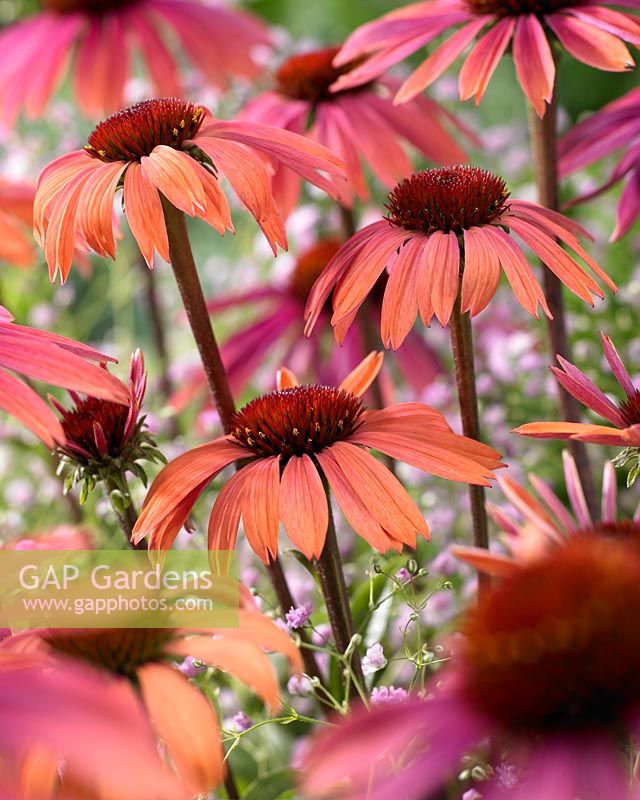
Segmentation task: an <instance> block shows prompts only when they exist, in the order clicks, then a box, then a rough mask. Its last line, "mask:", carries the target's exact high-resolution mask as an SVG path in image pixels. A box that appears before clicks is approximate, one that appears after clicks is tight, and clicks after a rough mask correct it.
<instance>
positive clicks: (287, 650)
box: [220, 610, 303, 673]
mask: <svg viewBox="0 0 640 800" xmlns="http://www.w3.org/2000/svg"><path fill="white" fill-rule="evenodd" d="M239 614H240V627H239V628H231V629H229V628H225V629H223V630H221V631H220V633H221V634H222V635H223V636H226V637H227V638H228V639H229V638H231V639H235V638H236V637H242V638H244V639H246V640H248V641H251V642H253V644H255V645H257V646H258V647H262V648H263V649H264V650H271V651H272V652H275V653H282V654H283V655H285V656H286V657H287V660H288V661H289V667H290V668H291V670H292V671H293V672H296V673H300V672H302V669H303V663H302V656H301V655H300V649H299V648H298V647H297V646H296V643H295V642H294V641H293V639H292V638H291V637H290V636H289V634H287V633H285V632H284V631H283V630H282V628H280V627H279V626H278V625H277V624H276V622H275V621H274V620H272V619H269V617H265V615H264V614H261V613H259V612H258V611H250V610H247V611H244V610H240V612H239Z"/></svg>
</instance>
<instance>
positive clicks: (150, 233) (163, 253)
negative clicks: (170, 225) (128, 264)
mask: <svg viewBox="0 0 640 800" xmlns="http://www.w3.org/2000/svg"><path fill="white" fill-rule="evenodd" d="M124 208H125V215H126V217H127V222H128V223H129V227H130V228H131V233H132V234H133V237H134V239H135V240H136V242H137V243H138V247H139V248H140V252H141V253H142V256H143V258H144V260H145V261H146V263H147V266H148V267H149V269H153V254H154V252H156V251H157V252H158V254H159V255H160V258H162V259H164V261H167V262H168V261H169V242H168V239H167V228H166V225H165V221H164V214H163V212H162V203H161V202H160V195H159V194H158V190H157V189H156V187H155V186H154V185H153V184H152V183H151V182H150V181H149V179H148V178H147V177H146V175H145V172H144V170H143V169H142V167H141V166H140V164H130V165H129V168H128V169H127V171H126V173H125V176H124Z"/></svg>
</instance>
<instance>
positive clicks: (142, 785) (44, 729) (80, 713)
mask: <svg viewBox="0 0 640 800" xmlns="http://www.w3.org/2000/svg"><path fill="white" fill-rule="evenodd" d="M13 644H14V640H13V639H12V638H11V637H9V638H4V639H3V640H2V643H1V644H0V722H1V724H0V758H1V760H2V776H1V778H0V792H2V797H3V798H5V797H7V796H8V798H11V800H13V798H14V796H15V798H16V800H17V798H18V797H20V798H24V797H27V796H28V797H34V798H35V797H37V798H38V800H45V799H46V798H49V797H51V798H53V797H54V796H56V794H57V788H56V787H57V783H58V766H59V764H64V774H65V778H66V779H67V780H68V782H69V786H70V788H71V787H72V786H73V787H75V788H76V790H77V794H76V795H73V796H74V797H75V796H77V797H83V798H90V797H93V795H92V794H90V793H82V791H83V789H84V788H86V786H87V785H90V784H92V783H94V784H96V785H100V786H101V788H102V791H103V794H102V795H101V797H106V796H107V795H108V796H109V797H118V798H119V800H188V797H189V795H188V793H187V791H186V789H185V787H184V786H182V785H181V784H180V783H179V782H178V781H177V780H176V779H175V778H174V777H173V776H172V775H171V773H170V772H169V771H168V770H167V769H166V768H165V767H164V765H163V763H162V761H161V759H160V757H159V755H158V750H157V747H156V742H155V738H154V735H153V731H152V729H151V725H150V724H149V720H148V717H147V716H146V715H145V714H144V712H143V710H142V706H141V705H140V702H139V701H138V699H137V698H136V697H135V696H134V695H133V694H132V692H131V691H130V690H129V688H128V687H127V686H126V684H125V683H124V681H121V680H120V681H112V680H108V679H107V677H106V676H105V675H103V674H101V673H99V672H97V671H95V670H92V669H90V668H89V667H85V666H82V665H80V664H76V663H74V662H72V661H71V660H70V659H66V658H54V659H51V658H46V659H45V658H43V657H41V656H40V655H39V654H34V653H23V652H13V651H12V648H13ZM6 784H8V785H6ZM5 787H6V790H7V792H8V795H5V794H4V791H3V790H5Z"/></svg>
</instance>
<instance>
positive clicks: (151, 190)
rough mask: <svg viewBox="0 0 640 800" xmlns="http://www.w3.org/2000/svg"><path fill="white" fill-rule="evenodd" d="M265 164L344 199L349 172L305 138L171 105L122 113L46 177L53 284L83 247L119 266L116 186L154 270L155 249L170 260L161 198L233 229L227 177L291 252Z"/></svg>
mask: <svg viewBox="0 0 640 800" xmlns="http://www.w3.org/2000/svg"><path fill="white" fill-rule="evenodd" d="M263 156H268V157H269V158H271V159H274V160H276V161H278V162H281V163H282V164H283V165H286V167H287V168H288V169H292V170H294V171H295V172H297V173H298V174H300V175H302V176H303V177H304V178H305V179H306V180H308V181H310V182H311V183H313V184H315V185H316V186H319V187H320V188H322V189H324V190H325V191H327V192H329V193H330V194H331V195H332V196H336V197H337V196H338V195H339V189H338V187H337V183H344V164H343V163H342V161H340V159H339V158H337V157H336V156H334V155H333V154H332V153H330V152H329V151H328V150H327V149H326V148H325V147H322V146H321V145H319V144H316V143H315V142H312V141H310V140H309V139H306V138H305V137H303V136H298V135H296V134H294V133H289V132H288V131H283V130H280V129H279V128H273V127H270V126H268V125H259V124H257V123H251V122H225V121H223V120H219V119H215V118H214V117H212V116H211V114H210V113H209V112H208V111H207V109H205V108H204V107H203V106H200V105H196V104H194V103H190V102H187V101H185V100H179V99H177V98H175V97H168V98H166V97H165V98H155V99H153V100H145V101H143V102H142V103H137V104H136V105H134V106H131V108H126V109H123V110H122V111H119V112H118V113H117V114H114V115H113V116H111V117H109V118H108V119H106V120H104V121H103V122H101V123H100V124H99V125H98V126H97V128H96V129H95V130H94V131H93V133H91V135H90V136H89V139H88V144H87V145H86V147H85V148H84V149H83V150H76V151H74V152H72V153H68V154H67V155H64V156H62V157H60V158H58V159H56V160H55V161H53V162H52V163H51V164H49V165H48V166H47V167H46V168H45V169H44V170H43V172H42V173H41V175H40V178H39V180H38V191H37V194H36V199H35V205H34V226H35V232H36V238H37V240H38V242H39V243H40V244H41V245H42V247H43V248H44V250H45V255H46V258H47V264H48V265H49V276H50V277H51V279H54V278H55V276H56V274H57V273H58V271H59V272H60V276H61V279H62V280H63V281H65V280H66V278H67V276H68V274H69V270H70V269H71V261H72V258H73V249H74V246H75V245H76V244H77V243H78V242H79V241H80V242H86V244H87V246H88V247H90V248H91V249H93V250H94V251H95V252H96V253H98V254H99V255H100V256H103V257H105V258H106V257H109V258H113V259H115V257H116V241H115V226H114V220H113V200H114V196H115V193H116V192H117V191H118V190H119V188H120V187H122V188H123V197H124V211H125V216H126V218H127V222H128V223H129V227H130V228H131V232H132V233H133V235H134V238H135V240H136V242H137V243H138V246H139V248H140V251H141V253H142V255H143V256H144V259H145V261H146V262H147V264H148V265H149V267H150V268H151V267H152V266H153V255H154V252H155V251H157V252H158V253H159V255H160V256H161V257H162V258H163V259H164V260H165V261H169V260H170V258H169V245H168V241H167V231H166V226H165V221H164V217H163V211H162V203H161V200H160V196H161V195H162V196H164V197H165V198H166V200H167V201H168V202H169V203H171V204H172V205H173V206H175V207H176V208H178V209H180V210H181V211H183V212H185V213H186V214H188V215H189V216H191V217H200V218H201V219H203V220H204V221H205V222H207V223H208V224H209V225H211V226H212V227H213V228H214V229H215V230H217V231H218V233H220V234H222V235H223V234H224V233H225V231H227V230H230V231H233V224H232V222H231V213H230V210H229V203H228V201H227V198H226V196H225V194H224V192H223V191H222V189H221V188H220V179H221V178H222V177H223V176H224V177H226V178H227V179H228V181H229V182H230V183H231V185H232V187H233V188H234V190H235V191H236V192H237V194H238V196H239V197H240V200H241V201H242V203H243V205H244V206H245V207H246V208H247V209H248V210H249V211H250V212H251V214H253V216H254V217H255V219H256V221H257V222H258V224H259V225H260V227H261V228H262V231H263V232H264V234H265V236H266V237H267V239H268V241H269V244H270V245H271V247H272V249H273V252H274V254H275V253H277V248H278V245H280V246H281V247H286V244H287V237H286V232H285V227H284V223H283V221H282V218H281V217H280V214H279V213H278V209H277V207H276V205H275V202H274V199H273V196H272V194H271V176H270V174H269V171H268V168H267V165H266V164H265V161H264V159H263ZM324 173H326V175H325V174H324Z"/></svg>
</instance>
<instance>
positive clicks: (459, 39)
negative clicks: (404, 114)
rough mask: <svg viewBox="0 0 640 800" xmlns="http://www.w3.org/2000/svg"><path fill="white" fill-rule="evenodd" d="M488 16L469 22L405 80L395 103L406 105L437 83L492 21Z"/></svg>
mask: <svg viewBox="0 0 640 800" xmlns="http://www.w3.org/2000/svg"><path fill="white" fill-rule="evenodd" d="M488 16H489V15H486V14H483V15H482V16H481V17H480V18H479V19H475V20H473V21H472V22H468V23H467V24H466V25H465V26H464V27H462V28H460V30H459V31H456V32H455V33H454V34H453V36H451V37H449V38H448V39H447V40H446V41H445V42H443V44H441V45H440V46H439V47H438V48H437V49H436V50H434V51H433V53H431V55H430V56H429V58H427V59H426V60H425V61H423V62H422V64H421V65H420V66H419V67H418V69H416V70H415V72H413V73H412V74H411V75H410V76H409V77H408V78H407V79H406V80H405V82H404V83H403V84H402V86H401V87H400V89H399V90H398V92H397V94H396V96H395V98H394V102H395V103H398V104H401V103H406V102H407V101H408V100H411V99H413V98H414V97H415V96H416V95H417V94H419V93H420V92H422V91H424V90H425V89H426V88H427V87H428V86H430V85H431V84H432V83H433V82H434V81H436V80H437V79H438V78H439V77H440V76H441V75H442V74H443V73H444V72H445V71H446V70H447V69H448V68H449V67H450V66H451V64H453V62H454V61H455V60H456V58H458V56H459V55H460V54H461V53H462V52H463V51H464V50H465V49H466V48H467V47H468V45H470V44H471V42H472V41H473V40H474V39H475V38H476V36H477V35H478V34H479V33H480V31H481V30H482V29H483V28H484V27H485V26H486V25H487V24H488V23H489V22H490V21H491V18H490V17H489V18H488Z"/></svg>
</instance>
